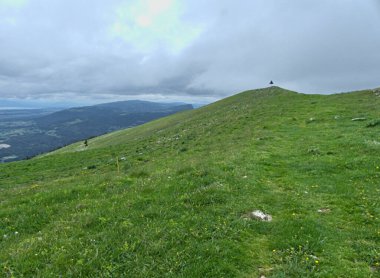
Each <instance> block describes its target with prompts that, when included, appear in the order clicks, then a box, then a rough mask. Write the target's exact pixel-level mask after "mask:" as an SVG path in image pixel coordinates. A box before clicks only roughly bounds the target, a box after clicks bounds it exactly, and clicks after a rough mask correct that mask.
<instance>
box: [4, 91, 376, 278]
mask: <svg viewBox="0 0 380 278" xmlns="http://www.w3.org/2000/svg"><path fill="white" fill-rule="evenodd" d="M379 202H380V91H379V90H364V91H359V92H352V93H344V94H334V95H304V94H300V93H295V92H291V91H288V90H284V89H281V88H278V87H270V88H266V89H259V90H253V91H246V92H243V93H240V94H237V95H235V96H232V97H229V98H226V99H224V100H221V101H218V102H216V103H213V104H210V105H208V106H205V107H202V108H199V109H196V110H192V111H186V112H180V113H177V114H175V115H172V116H169V117H165V118H162V119H159V120H155V121H152V122H149V123H147V124H144V125H141V126H138V127H134V128H130V129H127V130H122V131H117V132H114V133H110V134H107V135H104V136H101V137H97V138H94V139H91V140H89V141H88V146H87V147H86V146H84V144H83V142H78V143H76V144H73V145H70V146H68V147H65V148H63V149H60V150H57V151H55V152H53V153H50V154H48V155H44V156H41V157H37V158H34V159H31V160H27V161H20V162H13V163H8V164H2V165H0V267H1V268H0V273H1V274H0V276H3V277H31V276H37V277H81V276H89V277H122V276H124V277H260V276H261V275H264V276H265V277H380V217H379V215H380V204H379ZM253 210H261V211H263V212H265V213H268V214H270V215H271V216H272V221H270V222H267V221H259V220H256V219H252V218H251V217H249V215H250V212H252V211H253Z"/></svg>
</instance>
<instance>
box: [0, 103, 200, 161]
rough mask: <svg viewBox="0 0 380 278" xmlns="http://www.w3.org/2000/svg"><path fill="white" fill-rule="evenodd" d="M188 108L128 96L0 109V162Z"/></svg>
mask: <svg viewBox="0 0 380 278" xmlns="http://www.w3.org/2000/svg"><path fill="white" fill-rule="evenodd" d="M189 109H193V106H192V105H191V104H185V103H155V102H148V101H139V100H131V101H120V102H113V103H105V104H98V105H93V106H85V107H77V108H70V109H64V110H60V111H56V110H54V109H17V110H0V162H9V161H15V160H20V159H25V158H28V157H33V156H36V155H38V154H41V153H44V152H47V151H51V150H54V149H57V148H59V147H62V146H65V145H68V144H71V143H73V142H76V141H80V140H85V139H88V138H91V137H94V136H98V135H101V134H104V133H108V132H111V131H115V130H118V129H123V128H127V127H133V126H136V125H140V124H143V123H146V122H148V121H151V120H154V119H157V118H160V117H164V116H167V115H170V114H173V113H176V112H179V111H184V110H189Z"/></svg>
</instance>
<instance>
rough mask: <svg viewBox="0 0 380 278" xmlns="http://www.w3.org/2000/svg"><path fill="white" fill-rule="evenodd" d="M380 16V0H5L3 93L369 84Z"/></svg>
mask: <svg viewBox="0 0 380 278" xmlns="http://www.w3.org/2000/svg"><path fill="white" fill-rule="evenodd" d="M379 26H380V6H379V4H378V2H377V0H364V1H356V0H336V1H331V0H319V1H314V0H292V1H285V0H252V1H243V0H242V1H237V2H236V1H235V2H234V3H232V2H231V1H227V0H218V1H217V0H209V1H201V0H192V1H190V0H184V1H180V0H140V1H136V0H130V1H117V0H108V1H101V0H93V1H91V2H88V1H76V0H75V1H74V0H65V1H49V0H0V49H1V51H0V98H31V99H34V98H44V99H67V98H70V99H82V100H85V99H105V100H108V99H123V98H145V99H152V100H153V99H160V100H161V99H178V100H189V101H191V100H202V99H204V100H213V99H217V98H221V97H223V96H227V95H230V94H233V93H236V92H239V91H241V90H244V89H251V88H257V87H264V86H266V85H267V84H268V82H269V81H270V80H272V79H273V80H274V81H275V83H276V84H277V85H279V86H282V87H286V88H290V89H294V90H298V91H302V92H307V93H330V92H339V91H348V90H355V89H360V88H371V87H376V86H379V85H380V80H379V78H380V67H379V65H380V55H378V49H380V28H379Z"/></svg>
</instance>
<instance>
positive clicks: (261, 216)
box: [249, 210, 272, 222]
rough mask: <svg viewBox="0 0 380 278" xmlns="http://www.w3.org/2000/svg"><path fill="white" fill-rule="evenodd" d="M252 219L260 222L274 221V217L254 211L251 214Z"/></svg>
mask: <svg viewBox="0 0 380 278" xmlns="http://www.w3.org/2000/svg"><path fill="white" fill-rule="evenodd" d="M249 216H250V218H253V219H257V220H260V221H267V222H270V221H272V215H270V214H266V213H264V212H262V211H261V210H254V211H252V212H251V213H250V214H249Z"/></svg>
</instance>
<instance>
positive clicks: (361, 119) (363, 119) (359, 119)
mask: <svg viewBox="0 0 380 278" xmlns="http://www.w3.org/2000/svg"><path fill="white" fill-rule="evenodd" d="M365 120H367V119H366V118H353V119H351V121H353V122H356V121H365Z"/></svg>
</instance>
